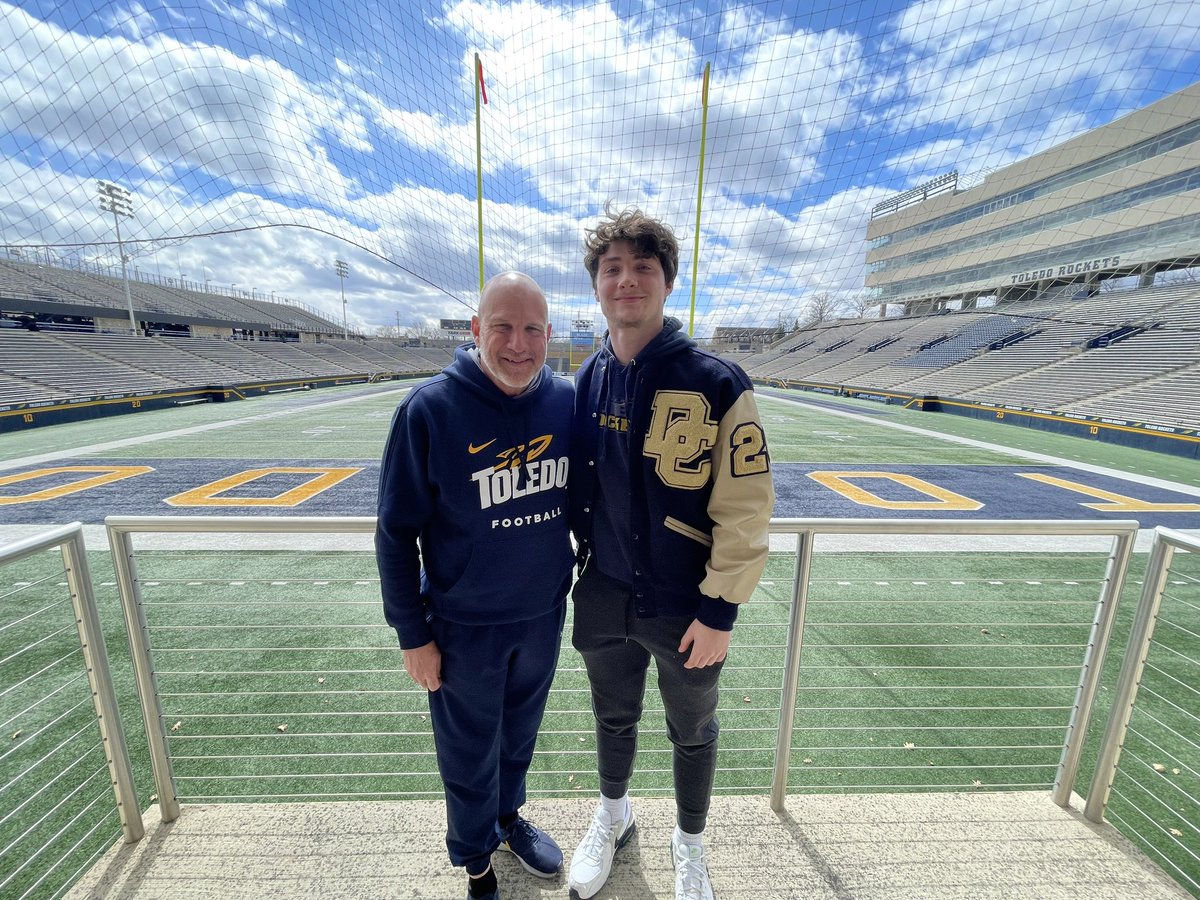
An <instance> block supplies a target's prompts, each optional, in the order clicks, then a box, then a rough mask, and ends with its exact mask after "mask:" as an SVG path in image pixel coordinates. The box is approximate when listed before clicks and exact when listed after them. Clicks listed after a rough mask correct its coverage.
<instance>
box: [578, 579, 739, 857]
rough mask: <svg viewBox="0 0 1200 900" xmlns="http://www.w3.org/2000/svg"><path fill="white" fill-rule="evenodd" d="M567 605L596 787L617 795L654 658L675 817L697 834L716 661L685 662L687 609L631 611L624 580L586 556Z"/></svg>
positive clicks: (714, 724)
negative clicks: (583, 675)
mask: <svg viewBox="0 0 1200 900" xmlns="http://www.w3.org/2000/svg"><path fill="white" fill-rule="evenodd" d="M571 597H572V599H573V601H574V604H575V627H574V632H573V634H572V642H573V643H574V645H575V649H577V650H578V651H579V652H580V654H581V655H582V656H583V662H584V665H586V666H587V674H588V682H589V683H590V685H591V688H592V710H593V712H594V713H595V714H596V755H597V762H598V767H599V775H600V791H601V793H603V794H604V796H606V797H612V798H613V799H616V798H618V797H622V796H624V794H625V790H626V788H627V787H628V785H629V780H630V778H632V777H633V763H634V758H635V757H636V755H637V731H638V722H639V721H640V720H641V718H642V702H643V697H644V695H645V692H646V672H647V669H648V668H649V666H650V659H651V657H653V658H654V664H655V668H656V669H657V670H658V690H659V693H660V694H661V695H662V701H663V708H664V709H665V711H666V715H667V735H668V736H669V737H670V739H671V744H672V763H673V771H674V776H675V806H676V815H677V822H678V824H679V827H680V828H682V829H683V830H684V831H687V832H691V833H692V834H699V833H700V832H701V831H703V830H704V826H705V823H706V821H707V819H708V807H709V803H710V801H711V800H712V788H713V780H714V778H715V777H716V772H717V735H718V733H719V731H720V722H719V721H718V720H717V682H718V681H719V679H720V676H721V669H722V667H723V666H724V663H717V664H716V665H712V666H706V667H705V668H702V669H685V668H684V667H683V664H684V663H685V662H687V658H688V654H689V653H690V652H691V651H690V650H689V651H688V652H687V653H680V652H679V641H680V640H681V639H682V638H683V633H684V632H685V631H687V629H688V627H689V626H690V625H691V624H692V622H693V621H694V617H692V616H686V617H682V616H660V617H657V618H647V619H641V618H638V616H637V614H636V613H635V612H634V607H633V597H632V590H631V588H630V587H629V585H627V584H625V583H623V582H620V581H616V580H614V579H612V578H609V577H608V576H607V575H605V574H603V573H602V572H601V571H600V570H599V568H598V567H597V566H596V565H595V560H594V559H593V560H591V561H589V562H588V564H587V566H586V567H585V568H584V570H583V574H582V575H580V576H579V580H578V581H576V582H575V588H574V590H573V591H572V593H571Z"/></svg>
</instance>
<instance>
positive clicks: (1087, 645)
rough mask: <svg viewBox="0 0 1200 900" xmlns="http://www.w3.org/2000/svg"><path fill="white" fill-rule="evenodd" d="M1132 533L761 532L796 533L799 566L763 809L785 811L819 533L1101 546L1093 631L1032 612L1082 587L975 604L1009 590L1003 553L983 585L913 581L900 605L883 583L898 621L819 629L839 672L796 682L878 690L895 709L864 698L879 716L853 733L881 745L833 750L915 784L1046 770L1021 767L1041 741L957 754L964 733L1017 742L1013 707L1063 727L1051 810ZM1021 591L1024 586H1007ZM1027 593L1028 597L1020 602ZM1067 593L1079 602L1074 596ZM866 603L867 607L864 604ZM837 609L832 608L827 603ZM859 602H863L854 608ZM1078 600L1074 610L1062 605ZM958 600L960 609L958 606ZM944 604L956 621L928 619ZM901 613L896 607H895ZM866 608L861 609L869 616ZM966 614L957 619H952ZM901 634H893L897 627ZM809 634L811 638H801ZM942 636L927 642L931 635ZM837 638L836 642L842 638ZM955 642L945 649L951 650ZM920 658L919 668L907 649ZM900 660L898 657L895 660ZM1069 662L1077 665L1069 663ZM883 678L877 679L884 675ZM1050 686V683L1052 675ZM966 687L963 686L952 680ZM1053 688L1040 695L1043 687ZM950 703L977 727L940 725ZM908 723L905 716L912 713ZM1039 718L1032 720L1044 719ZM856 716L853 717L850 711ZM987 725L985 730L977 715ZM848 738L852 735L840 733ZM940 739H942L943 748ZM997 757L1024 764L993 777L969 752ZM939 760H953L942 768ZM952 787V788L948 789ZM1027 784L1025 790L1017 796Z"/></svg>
mask: <svg viewBox="0 0 1200 900" xmlns="http://www.w3.org/2000/svg"><path fill="white" fill-rule="evenodd" d="M1137 529H1138V523H1137V522H1134V521H1116V522H1087V521H1077V522H1064V521H937V520H890V521H880V520H854V519H826V520H804V519H795V520H786V519H785V520H775V521H773V522H772V523H771V530H772V532H773V533H775V534H780V533H795V534H797V548H796V554H797V562H796V566H795V576H794V582H793V586H792V595H793V602H792V605H791V622H790V628H789V634H788V640H787V648H788V649H787V659H786V661H785V664H784V686H783V696H782V701H781V709H780V723H779V741H778V745H777V748H776V753H775V772H774V776H773V779H772V784H771V806H772V808H773V809H775V810H776V811H780V810H782V809H783V803H784V797H785V794H786V792H787V787H788V776H789V771H790V769H791V767H792V765H793V763H792V741H793V734H794V728H795V718H796V706H797V698H798V695H799V694H800V692H801V685H800V681H801V664H802V660H801V655H802V650H803V649H804V647H805V634H806V630H807V631H809V632H811V631H813V630H814V629H813V627H812V624H811V622H809V621H808V619H809V613H810V609H811V608H812V607H813V606H814V605H815V598H813V597H812V592H813V577H812V568H813V546H814V542H815V538H816V537H817V536H818V535H873V536H893V537H899V536H907V537H914V536H924V538H925V539H926V540H928V539H930V538H933V537H935V536H943V537H944V536H947V535H954V536H958V537H960V538H961V537H972V538H975V539H979V538H983V537H992V538H995V537H1001V536H1002V537H1013V536H1027V537H1028V536H1036V537H1037V538H1039V539H1041V540H1043V541H1044V540H1045V539H1046V538H1048V537H1067V536H1073V537H1092V538H1095V537H1100V538H1111V541H1112V543H1111V549H1110V550H1109V552H1108V553H1107V556H1106V557H1105V558H1104V570H1103V574H1102V577H1100V578H1099V579H1097V580H1096V581H1095V582H1094V583H1095V584H1096V585H1097V586H1098V589H1099V590H1098V592H1099V597H1098V599H1095V600H1093V601H1092V602H1091V606H1092V609H1093V610H1094V615H1092V616H1090V617H1089V618H1090V624H1089V623H1088V622H1084V621H1074V622H1072V621H1070V620H1064V619H1063V618H1062V617H1061V616H1060V615H1059V614H1058V613H1057V612H1056V613H1055V614H1054V616H1053V617H1052V618H1046V617H1042V618H1037V617H1036V615H1037V614H1036V613H1034V612H1032V610H1036V609H1038V608H1039V607H1045V606H1053V608H1054V609H1056V610H1057V609H1059V608H1061V607H1062V605H1063V604H1064V602H1065V601H1064V599H1063V595H1062V593H1061V590H1058V589H1059V588H1064V587H1071V588H1075V587H1081V586H1082V585H1080V584H1078V583H1077V582H1078V579H1076V578H1069V579H1062V580H1063V581H1065V582H1072V584H1070V585H1067V584H1064V585H1058V586H1056V591H1057V593H1055V592H1052V591H1051V589H1050V586H1049V585H1047V584H1046V580H1045V579H1043V578H1032V579H1028V578H1027V579H1025V582H1026V584H1024V585H1023V586H1022V587H1021V588H1020V589H1021V591H1022V593H1023V594H1029V596H1028V597H1024V596H1021V597H1017V598H1015V599H1010V598H1008V597H1003V598H999V600H990V601H985V600H984V599H982V598H980V599H975V597H976V595H977V593H978V590H979V589H980V588H982V587H983V586H984V585H985V584H986V585H987V586H988V587H1004V586H1005V584H1004V583H1002V582H1001V581H997V580H996V577H995V576H998V575H1001V574H1003V575H1005V576H1006V580H1012V579H1011V575H1012V572H1013V565H1014V560H1013V554H1010V553H1001V555H1000V565H998V566H997V567H996V572H995V573H993V577H992V578H978V577H977V578H976V579H975V583H974V584H972V583H971V582H969V581H968V580H966V579H955V578H949V579H942V581H943V583H942V584H941V585H940V591H939V589H938V586H935V585H932V584H930V583H929V580H928V579H922V578H917V579H915V580H913V579H909V580H910V581H911V582H912V584H911V585H909V587H910V588H915V589H916V590H915V591H911V590H910V591H909V592H908V593H909V594H911V596H910V597H908V598H905V597H904V595H903V594H900V595H899V596H897V595H898V592H897V590H896V588H895V586H894V585H893V584H892V583H891V582H890V581H887V582H883V583H880V582H877V585H878V586H879V587H880V588H887V590H886V591H884V592H882V593H883V594H884V595H885V596H884V597H883V598H882V599H883V603H884V606H885V607H886V608H888V609H889V613H888V614H889V615H890V617H891V618H892V619H893V620H895V622H888V621H886V620H885V621H884V622H875V621H871V620H867V621H863V620H857V621H855V620H850V621H844V622H843V621H838V622H834V623H831V624H828V625H827V626H826V628H825V629H824V630H825V631H832V632H833V634H834V637H833V638H829V637H826V638H825V639H824V640H823V642H822V643H823V644H824V645H825V647H826V648H829V649H832V650H833V651H834V653H835V654H837V655H840V656H841V657H842V658H843V659H844V660H845V661H844V662H842V663H841V664H840V665H838V666H836V667H831V666H828V665H825V666H822V665H815V666H812V667H809V668H808V671H809V673H810V678H809V680H808V681H806V684H805V690H806V691H808V692H812V693H819V692H822V691H824V692H825V694H826V695H829V694H833V695H834V696H840V697H858V698H863V697H868V698H869V697H870V696H871V695H872V694H874V695H878V694H880V693H884V694H885V695H886V696H888V697H890V698H891V701H890V702H891V703H892V705H891V706H885V705H884V704H882V703H876V704H872V703H871V702H870V700H869V699H868V700H865V701H861V700H860V702H861V705H862V706H864V707H871V708H872V709H873V710H874V711H876V712H879V713H883V715H882V716H878V715H876V716H875V717H873V720H872V721H871V722H870V723H868V727H867V728H858V729H856V731H857V733H859V734H863V733H868V734H869V735H870V737H869V741H874V740H875V738H874V735H876V734H879V735H886V736H887V738H886V739H881V746H880V747H878V748H876V747H870V746H859V747H836V748H832V749H833V750H834V751H835V752H838V751H840V752H846V753H851V752H858V753H864V754H865V753H878V752H879V751H880V750H882V744H883V743H889V744H890V747H889V750H888V752H889V753H890V756H888V757H885V761H884V762H882V763H879V764H876V765H874V766H867V767H866V768H869V769H871V768H878V767H879V766H886V767H887V768H888V769H889V770H891V771H893V772H896V771H901V772H907V773H915V772H922V771H924V770H925V769H942V770H951V771H953V772H954V773H956V775H958V776H962V773H972V772H975V771H977V770H987V771H989V772H990V773H994V771H995V770H996V769H998V768H1002V769H1009V770H1011V771H1020V772H1024V771H1028V770H1037V769H1039V768H1044V767H1045V763H1044V762H1043V761H1040V760H1037V759H1033V760H1025V759H1024V755H1023V751H1028V750H1029V749H1040V750H1042V751H1048V750H1050V749H1051V748H1052V747H1053V746H1054V745H1046V744H1045V742H1044V740H1043V743H1042V745H1040V747H1027V746H1021V745H1008V746H1004V747H1000V746H996V745H983V746H975V745H964V744H963V743H962V742H961V741H960V740H957V739H956V738H955V737H954V735H953V733H954V732H958V731H963V730H966V729H979V728H983V729H992V730H994V729H996V728H997V727H999V728H1000V729H1004V730H1009V731H1011V732H1013V733H1025V732H1029V731H1030V730H1031V728H1030V726H1029V725H1028V723H1027V722H1026V721H1025V718H1026V715H1027V711H1028V710H1026V709H1025V708H1023V707H1022V706H1021V705H1020V704H1028V705H1029V706H1030V707H1032V708H1035V709H1037V711H1038V713H1039V715H1038V722H1039V723H1042V724H1038V725H1036V726H1034V727H1033V730H1044V729H1046V728H1050V729H1053V728H1055V727H1057V728H1059V729H1060V730H1064V729H1065V736H1064V737H1063V738H1062V740H1061V741H1060V742H1056V743H1057V746H1058V747H1059V749H1060V751H1061V752H1060V754H1059V761H1058V764H1057V767H1056V770H1055V775H1054V779H1053V784H1052V787H1051V791H1052V796H1053V799H1054V802H1056V803H1058V804H1059V805H1060V806H1066V805H1067V803H1068V801H1069V799H1070V794H1071V790H1072V786H1073V784H1074V781H1075V776H1076V773H1077V771H1078V767H1079V761H1080V754H1081V752H1082V749H1083V739H1084V736H1085V735H1086V734H1087V728H1088V722H1089V718H1090V715H1091V711H1092V706H1093V702H1094V700H1095V697H1096V692H1097V689H1098V685H1099V677H1100V673H1101V670H1102V668H1103V664H1104V656H1105V652H1106V650H1107V647H1108V641H1109V635H1110V633H1111V631H1112V626H1113V620H1114V616H1115V613H1116V605H1117V599H1118V597H1119V595H1120V591H1121V587H1122V584H1123V582H1124V577H1125V572H1126V569H1127V567H1128V564H1129V558H1130V555H1131V554H1132V552H1133V543H1134V539H1135V537H1136V535H1137ZM1017 581H1018V582H1020V581H1021V579H1019V578H1018V579H1017ZM1029 588H1035V589H1036V590H1034V591H1029V590H1028V589H1029ZM1070 593H1071V594H1074V593H1076V592H1075V591H1074V590H1072V591H1071V592H1070ZM868 599H869V598H868ZM830 600H831V601H832V602H834V603H836V602H837V601H836V600H833V598H830ZM850 602H858V603H861V602H863V601H853V600H852V601H850ZM997 602H1000V603H1005V604H1013V603H1015V604H1016V608H1017V609H1020V610H1022V611H1023V612H1021V613H1018V615H1024V616H1026V617H1028V618H1029V619H1030V621H1024V622H1022V621H1020V620H1019V619H1018V620H1017V621H1010V622H1008V623H1006V622H1005V620H1004V618H1003V616H1004V615H1005V614H1004V613H1003V612H1002V611H1000V610H999V609H997V608H996V603H997ZM1067 602H1076V603H1077V602H1078V601H1073V600H1072V601H1067ZM964 603H965V605H964ZM933 604H940V605H941V606H942V608H943V609H953V610H955V615H958V616H959V618H957V619H952V618H949V617H948V616H947V617H943V618H938V616H937V615H935V614H930V613H929V612H927V610H929V609H936V608H937V606H934V605H933ZM984 604H987V607H988V608H986V609H985V612H986V613H987V615H986V616H985V617H984V618H983V619H980V618H979V617H977V616H976V615H975V614H974V608H975V607H977V606H981V605H984ZM901 606H903V607H904V608H903V609H897V607H901ZM868 608H869V607H868ZM962 610H965V612H966V615H965V616H964V615H963V613H962V612H961V611H962ZM896 623H898V624H896ZM806 625H807V628H806ZM989 626H990V627H991V628H995V629H996V630H997V635H998V636H999V637H1001V638H1003V639H1004V640H1003V642H1002V643H999V645H997V642H996V641H993V640H988V641H981V640H967V639H966V633H965V632H964V631H963V629H964V628H975V629H978V631H979V633H980V634H981V635H983V636H985V637H987V636H990V634H991V631H990V628H989ZM906 629H918V630H919V633H920V634H922V635H924V636H925V637H923V638H922V640H923V641H925V643H923V644H914V643H913V642H906V641H905V640H904V639H903V636H902V635H901V636H896V635H895V634H894V633H893V632H895V631H901V630H906ZM1001 629H1007V631H1008V632H1014V638H1013V639H1011V640H1010V639H1009V638H1008V637H1007V632H1005V631H1001ZM1072 631H1073V632H1075V633H1077V634H1078V637H1076V638H1075V640H1074V643H1073V644H1072V643H1067V638H1066V637H1065V635H1066V634H1068V633H1069V632H1072ZM862 632H865V633H866V637H865V638H864V639H847V638H845V637H844V635H846V634H847V633H862ZM1017 633H1023V634H1025V635H1050V636H1052V637H1051V638H1034V639H1033V640H1030V639H1029V638H1027V637H1017ZM942 634H945V635H948V636H947V637H942V638H941V641H940V643H937V644H935V643H934V642H933V639H932V638H930V637H929V635H942ZM839 635H840V636H839ZM952 640H953V643H951V641H952ZM914 649H915V650H919V651H920V652H919V654H918V656H917V657H916V658H915V661H914V657H913V655H912V653H911V651H912V650H914ZM897 650H899V651H902V654H903V655H897V654H896V652H895V651H897ZM984 651H987V652H988V653H991V654H996V653H997V652H998V653H999V655H1000V656H1001V657H1003V656H1009V657H1016V658H1018V659H1019V660H1020V661H1023V662H1025V661H1026V660H1025V657H1028V661H1027V662H1026V664H1024V665H1019V666H1014V665H1013V664H1012V662H1011V661H1009V662H1005V663H1003V664H991V665H988V664H986V663H985V664H982V665H980V664H978V663H977V662H976V661H975V659H973V657H976V656H978V655H979V654H981V653H982V652H984ZM1071 654H1075V658H1074V660H1072V659H1071V658H1070V656H1071ZM1072 670H1078V672H1079V676H1078V681H1077V682H1076V683H1075V685H1074V687H1073V697H1072V698H1071V700H1070V702H1069V703H1066V702H1063V701H1062V700H1061V699H1056V698H1061V697H1062V696H1064V694H1065V692H1066V691H1067V690H1068V689H1071V685H1070V683H1069V682H1067V681H1066V680H1065V679H1064V678H1063V677H1062V673H1063V672H1067V673H1069V672H1071V671H1072ZM847 671H848V672H849V673H851V675H852V678H850V679H846V678H842V679H841V683H836V684H829V683H828V678H826V681H825V682H824V683H822V682H821V681H820V679H821V677H822V675H825V676H828V675H829V673H830V672H836V673H838V674H844V673H845V672H847ZM1014 671H1020V672H1022V673H1026V674H1029V675H1032V676H1033V677H1034V678H1036V679H1039V680H1035V681H1033V682H1032V683H1030V682H1028V681H1026V680H1024V676H1022V677H1012V675H1011V674H1010V673H1013V672H1014ZM881 672H883V673H884V674H882V675H881V674H880V673H881ZM1052 676H1053V677H1052ZM959 678H961V679H963V680H962V681H961V682H960V681H956V680H952V679H959ZM1043 681H1049V682H1050V683H1049V684H1044V683H1041V682H1043ZM936 697H946V698H950V700H949V701H948V702H947V704H946V705H945V706H941V707H939V706H937V705H936V704H935V703H934V701H933V700H932V699H930V698H936ZM951 704H952V705H953V707H952V708H953V711H954V713H955V715H956V716H959V715H961V714H962V713H969V714H971V713H973V715H974V718H972V719H968V720H967V722H966V723H955V724H953V725H951V724H949V723H947V722H945V721H942V720H943V719H944V717H945V714H946V712H947V711H948V710H949V709H950V708H951ZM838 705H839V706H840V711H842V712H851V713H854V712H856V710H855V709H854V708H852V707H849V706H848V705H847V704H844V703H842V704H838ZM831 711H832V710H831V709H829V708H823V709H818V710H817V712H820V713H825V714H828V713H830V712H831ZM1013 712H1015V713H1017V714H1018V715H1019V716H1020V718H1019V719H1015V720H1012V721H1011V724H1007V722H1008V721H1009V720H1005V722H1006V724H1001V725H999V726H997V725H996V724H995V718H994V717H995V716H997V715H999V714H1002V713H1005V714H1007V713H1013ZM1062 712H1066V713H1068V714H1069V715H1068V717H1067V721H1066V722H1065V723H1061V724H1059V723H1055V722H1054V716H1055V714H1056V713H1062ZM913 713H916V714H917V716H916V717H915V718H914V716H913V715H912V714H913ZM1043 713H1044V714H1047V715H1042V714H1043ZM859 714H860V715H861V713H859ZM981 716H982V717H983V718H982V719H981V718H980V717H981ZM816 727H817V728H819V729H823V730H828V729H829V728H830V727H831V722H830V721H829V716H828V715H826V716H825V717H824V721H823V722H822V723H821V724H820V725H818V726H816ZM841 727H845V728H848V729H854V728H855V724H852V723H848V724H846V725H844V726H841ZM926 729H931V733H932V734H934V735H936V736H937V739H940V740H941V741H942V743H941V744H940V745H934V746H931V747H927V746H925V745H924V744H922V743H919V742H918V740H916V739H915V738H916V735H918V734H924V733H925V731H926ZM905 734H909V735H913V737H914V739H912V740H903V739H901V737H900V736H903V735H905ZM947 735H949V738H948V737H947ZM1000 750H1004V751H1006V753H1008V754H1016V755H1018V756H1019V757H1020V758H1021V761H1014V762H1012V763H1005V764H1004V765H1002V766H996V765H992V764H990V763H989V761H986V760H980V759H979V751H983V752H984V753H995V752H997V751H1000ZM915 751H920V752H921V753H928V754H930V755H929V756H928V757H927V758H926V759H925V761H924V765H922V762H921V761H918V760H915V759H908V760H897V759H896V754H897V753H899V754H901V755H905V754H908V753H910V752H915ZM947 757H951V758H950V759H948V758H947ZM810 762H812V757H806V758H805V763H810ZM838 768H839V769H841V770H843V771H845V770H851V769H855V768H857V767H856V766H855V765H854V764H853V763H852V762H843V763H842V764H841V765H839V766H838ZM917 781H918V783H917V784H914V785H912V787H913V788H914V789H929V788H930V787H931V786H936V784H937V782H936V781H934V782H933V784H932V785H931V780H930V779H927V778H925V777H921V778H920V779H918V780H917ZM951 784H955V782H954V781H952V782H951ZM957 786H958V787H959V788H960V789H966V788H970V787H976V788H983V787H988V788H995V787H996V786H997V785H995V784H994V783H988V784H986V785H985V783H984V782H983V780H982V779H980V778H973V777H972V778H969V779H968V778H965V777H961V778H960V780H958V781H957ZM1003 786H1004V787H1008V788H1013V787H1020V786H1021V784H1020V783H1017V784H1005V785H1003ZM1026 786H1030V785H1026Z"/></svg>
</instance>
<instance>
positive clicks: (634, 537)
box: [633, 534, 640, 574]
mask: <svg viewBox="0 0 1200 900" xmlns="http://www.w3.org/2000/svg"><path fill="white" fill-rule="evenodd" d="M633 539H634V540H635V541H636V540H637V539H638V536H637V535H636V534H635V535H634V536H633ZM639 574H640V573H639Z"/></svg>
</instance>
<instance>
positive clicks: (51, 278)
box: [0, 260, 341, 335]
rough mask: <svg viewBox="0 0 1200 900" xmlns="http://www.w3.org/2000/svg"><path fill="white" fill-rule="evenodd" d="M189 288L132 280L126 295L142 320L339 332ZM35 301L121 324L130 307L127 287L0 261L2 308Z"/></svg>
mask: <svg viewBox="0 0 1200 900" xmlns="http://www.w3.org/2000/svg"><path fill="white" fill-rule="evenodd" d="M198 287H199V286H197V289H190V288H187V287H182V286H181V287H175V286H171V285H163V284H158V283H155V282H151V281H143V280H140V279H137V278H133V277H131V278H130V280H129V295H130V298H131V299H132V301H133V307H134V311H135V313H136V314H137V315H138V317H139V318H141V319H144V320H153V319H154V318H155V317H156V316H157V317H163V318H167V319H173V318H179V317H182V318H184V319H190V320H197V319H199V320H207V321H210V322H221V323H230V324H231V325H235V326H237V327H239V328H248V329H254V330H263V331H275V330H281V331H287V332H307V333H313V334H324V335H333V334H338V333H341V328H340V327H339V326H337V325H335V324H334V323H333V322H330V321H328V320H327V319H323V318H321V317H320V316H319V315H317V314H315V313H313V312H309V311H307V310H305V309H303V308H301V307H298V306H294V305H292V304H287V303H275V302H269V301H266V300H256V299H248V298H245V297H240V296H232V295H230V294H225V293H221V292H212V291H208V290H199V289H198ZM28 300H32V301H34V304H36V305H37V306H38V308H39V309H42V308H47V307H46V306H45V305H46V304H61V305H62V306H63V308H64V310H66V309H71V310H77V309H92V310H95V312H96V314H98V315H107V316H110V317H112V318H116V319H124V318H125V317H126V316H127V315H128V308H129V303H128V301H127V300H126V297H125V282H124V281H123V280H122V279H120V278H112V277H109V276H106V275H95V274H92V273H89V272H82V271H78V270H76V269H68V268H59V267H57V266H53V267H51V266H42V265H38V264H36V263H29V262H20V261H16V260H0V306H2V307H4V308H7V309H12V308H20V306H21V305H22V302H21V301H28Z"/></svg>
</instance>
